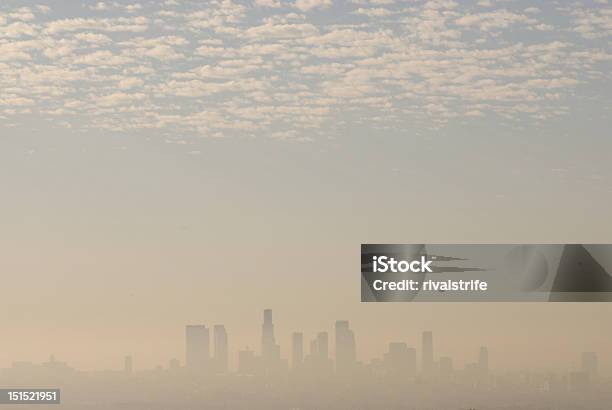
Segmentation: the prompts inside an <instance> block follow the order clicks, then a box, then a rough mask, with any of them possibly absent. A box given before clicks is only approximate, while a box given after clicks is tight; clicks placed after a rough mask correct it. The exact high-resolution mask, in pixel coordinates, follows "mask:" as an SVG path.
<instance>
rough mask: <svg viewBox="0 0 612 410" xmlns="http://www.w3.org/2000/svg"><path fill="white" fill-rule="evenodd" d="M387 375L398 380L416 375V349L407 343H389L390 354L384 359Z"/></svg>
mask: <svg viewBox="0 0 612 410" xmlns="http://www.w3.org/2000/svg"><path fill="white" fill-rule="evenodd" d="M384 367H385V373H386V374H388V375H391V376H393V377H395V378H397V379H398V380H405V378H406V377H412V376H414V375H415V374H416V349H414V348H412V347H408V346H407V345H406V343H389V352H388V353H386V354H385V357H384Z"/></svg>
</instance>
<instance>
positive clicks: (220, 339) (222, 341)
mask: <svg viewBox="0 0 612 410" xmlns="http://www.w3.org/2000/svg"><path fill="white" fill-rule="evenodd" d="M214 349H215V351H214V361H215V370H216V371H217V372H219V373H227V370H228V344H227V332H226V331H225V326H223V325H215V327H214Z"/></svg>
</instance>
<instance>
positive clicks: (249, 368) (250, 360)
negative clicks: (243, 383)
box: [238, 347, 258, 375]
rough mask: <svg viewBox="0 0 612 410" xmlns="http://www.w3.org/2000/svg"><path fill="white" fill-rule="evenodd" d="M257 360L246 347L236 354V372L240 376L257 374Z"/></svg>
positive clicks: (253, 353)
mask: <svg viewBox="0 0 612 410" xmlns="http://www.w3.org/2000/svg"><path fill="white" fill-rule="evenodd" d="M257 370H258V369H257V358H256V357H255V352H254V351H252V350H250V349H249V348H248V347H247V349H246V350H241V351H240V352H238V372H239V373H240V374H248V375H253V374H256V373H257Z"/></svg>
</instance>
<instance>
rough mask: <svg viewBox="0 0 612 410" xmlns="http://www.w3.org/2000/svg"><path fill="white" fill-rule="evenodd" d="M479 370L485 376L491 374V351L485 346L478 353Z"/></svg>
mask: <svg viewBox="0 0 612 410" xmlns="http://www.w3.org/2000/svg"><path fill="white" fill-rule="evenodd" d="M478 369H479V370H480V373H481V374H483V375H486V374H488V373H489V349H487V348H486V347H485V346H482V347H481V348H480V351H479V352H478Z"/></svg>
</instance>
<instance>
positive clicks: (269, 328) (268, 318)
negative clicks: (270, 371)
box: [261, 309, 280, 363]
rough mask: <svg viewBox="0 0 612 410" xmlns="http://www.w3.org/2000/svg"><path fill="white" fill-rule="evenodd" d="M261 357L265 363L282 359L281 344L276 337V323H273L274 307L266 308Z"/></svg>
mask: <svg viewBox="0 0 612 410" xmlns="http://www.w3.org/2000/svg"><path fill="white" fill-rule="evenodd" d="M261 357H262V359H263V361H264V362H265V363H271V362H274V361H277V360H279V359H280V346H279V345H277V344H276V339H275V338H274V323H272V309H266V310H264V322H263V324H262V325H261Z"/></svg>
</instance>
